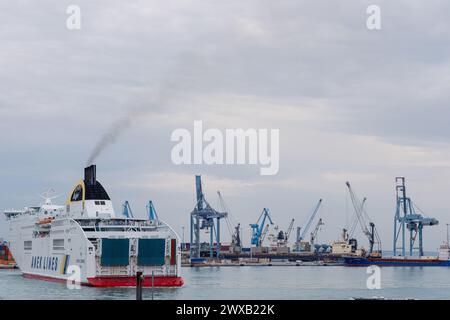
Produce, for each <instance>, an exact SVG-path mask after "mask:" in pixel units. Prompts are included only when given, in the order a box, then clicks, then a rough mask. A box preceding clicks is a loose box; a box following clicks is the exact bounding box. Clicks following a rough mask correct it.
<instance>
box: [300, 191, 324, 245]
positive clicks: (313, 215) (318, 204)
mask: <svg viewBox="0 0 450 320" xmlns="http://www.w3.org/2000/svg"><path fill="white" fill-rule="evenodd" d="M321 204H322V199H320V200H319V202H317V204H316V206H315V207H314V209H313V211H312V212H311V214H310V215H309V219H308V222H307V223H306V225H305V227H304V228H303V230H302V231H301V227H298V228H297V242H300V241H302V240H303V239H305V236H306V234H307V232H308V230H309V228H310V227H311V223H312V222H313V220H314V218H315V216H316V214H317V212H319V209H320V205H321ZM300 231H301V232H300Z"/></svg>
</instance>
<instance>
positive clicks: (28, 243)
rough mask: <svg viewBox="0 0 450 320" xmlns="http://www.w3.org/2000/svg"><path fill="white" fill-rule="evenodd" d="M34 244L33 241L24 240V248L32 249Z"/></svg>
mask: <svg viewBox="0 0 450 320" xmlns="http://www.w3.org/2000/svg"><path fill="white" fill-rule="evenodd" d="M32 245H33V242H32V241H24V242H23V249H24V250H31V248H32Z"/></svg>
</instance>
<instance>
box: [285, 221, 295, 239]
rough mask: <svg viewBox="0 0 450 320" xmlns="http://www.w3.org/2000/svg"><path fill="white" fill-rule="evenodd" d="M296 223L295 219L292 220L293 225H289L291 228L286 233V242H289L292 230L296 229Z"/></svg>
mask: <svg viewBox="0 0 450 320" xmlns="http://www.w3.org/2000/svg"><path fill="white" fill-rule="evenodd" d="M294 221H295V220H294V219H292V220H291V223H290V224H289V227H288V229H287V231H286V235H285V237H284V239H285V241H286V242H287V241H288V239H289V236H290V235H291V232H292V229H293V227H294Z"/></svg>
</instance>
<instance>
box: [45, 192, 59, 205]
mask: <svg viewBox="0 0 450 320" xmlns="http://www.w3.org/2000/svg"><path fill="white" fill-rule="evenodd" d="M55 192H56V191H55V189H53V188H48V189H47V191H45V192H43V193H42V194H41V195H40V197H41V198H42V199H44V204H46V205H51V204H52V200H53V199H56V198H58V197H59V196H61V195H60V194H57V195H54V196H52V195H53V194H55Z"/></svg>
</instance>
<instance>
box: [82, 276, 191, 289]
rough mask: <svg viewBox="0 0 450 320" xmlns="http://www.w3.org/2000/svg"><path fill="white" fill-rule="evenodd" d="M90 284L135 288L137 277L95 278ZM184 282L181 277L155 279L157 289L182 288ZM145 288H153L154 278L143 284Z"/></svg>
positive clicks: (145, 280) (146, 279)
mask: <svg viewBox="0 0 450 320" xmlns="http://www.w3.org/2000/svg"><path fill="white" fill-rule="evenodd" d="M88 281H89V284H90V285H91V286H94V287H135V286H136V278H135V277H95V278H88ZM183 284H184V280H183V278H181V277H155V278H154V283H153V285H154V286H155V287H181V286H182V285H183ZM142 285H143V286H144V287H151V286H152V278H151V277H149V276H147V277H145V278H144V281H143V283H142Z"/></svg>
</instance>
